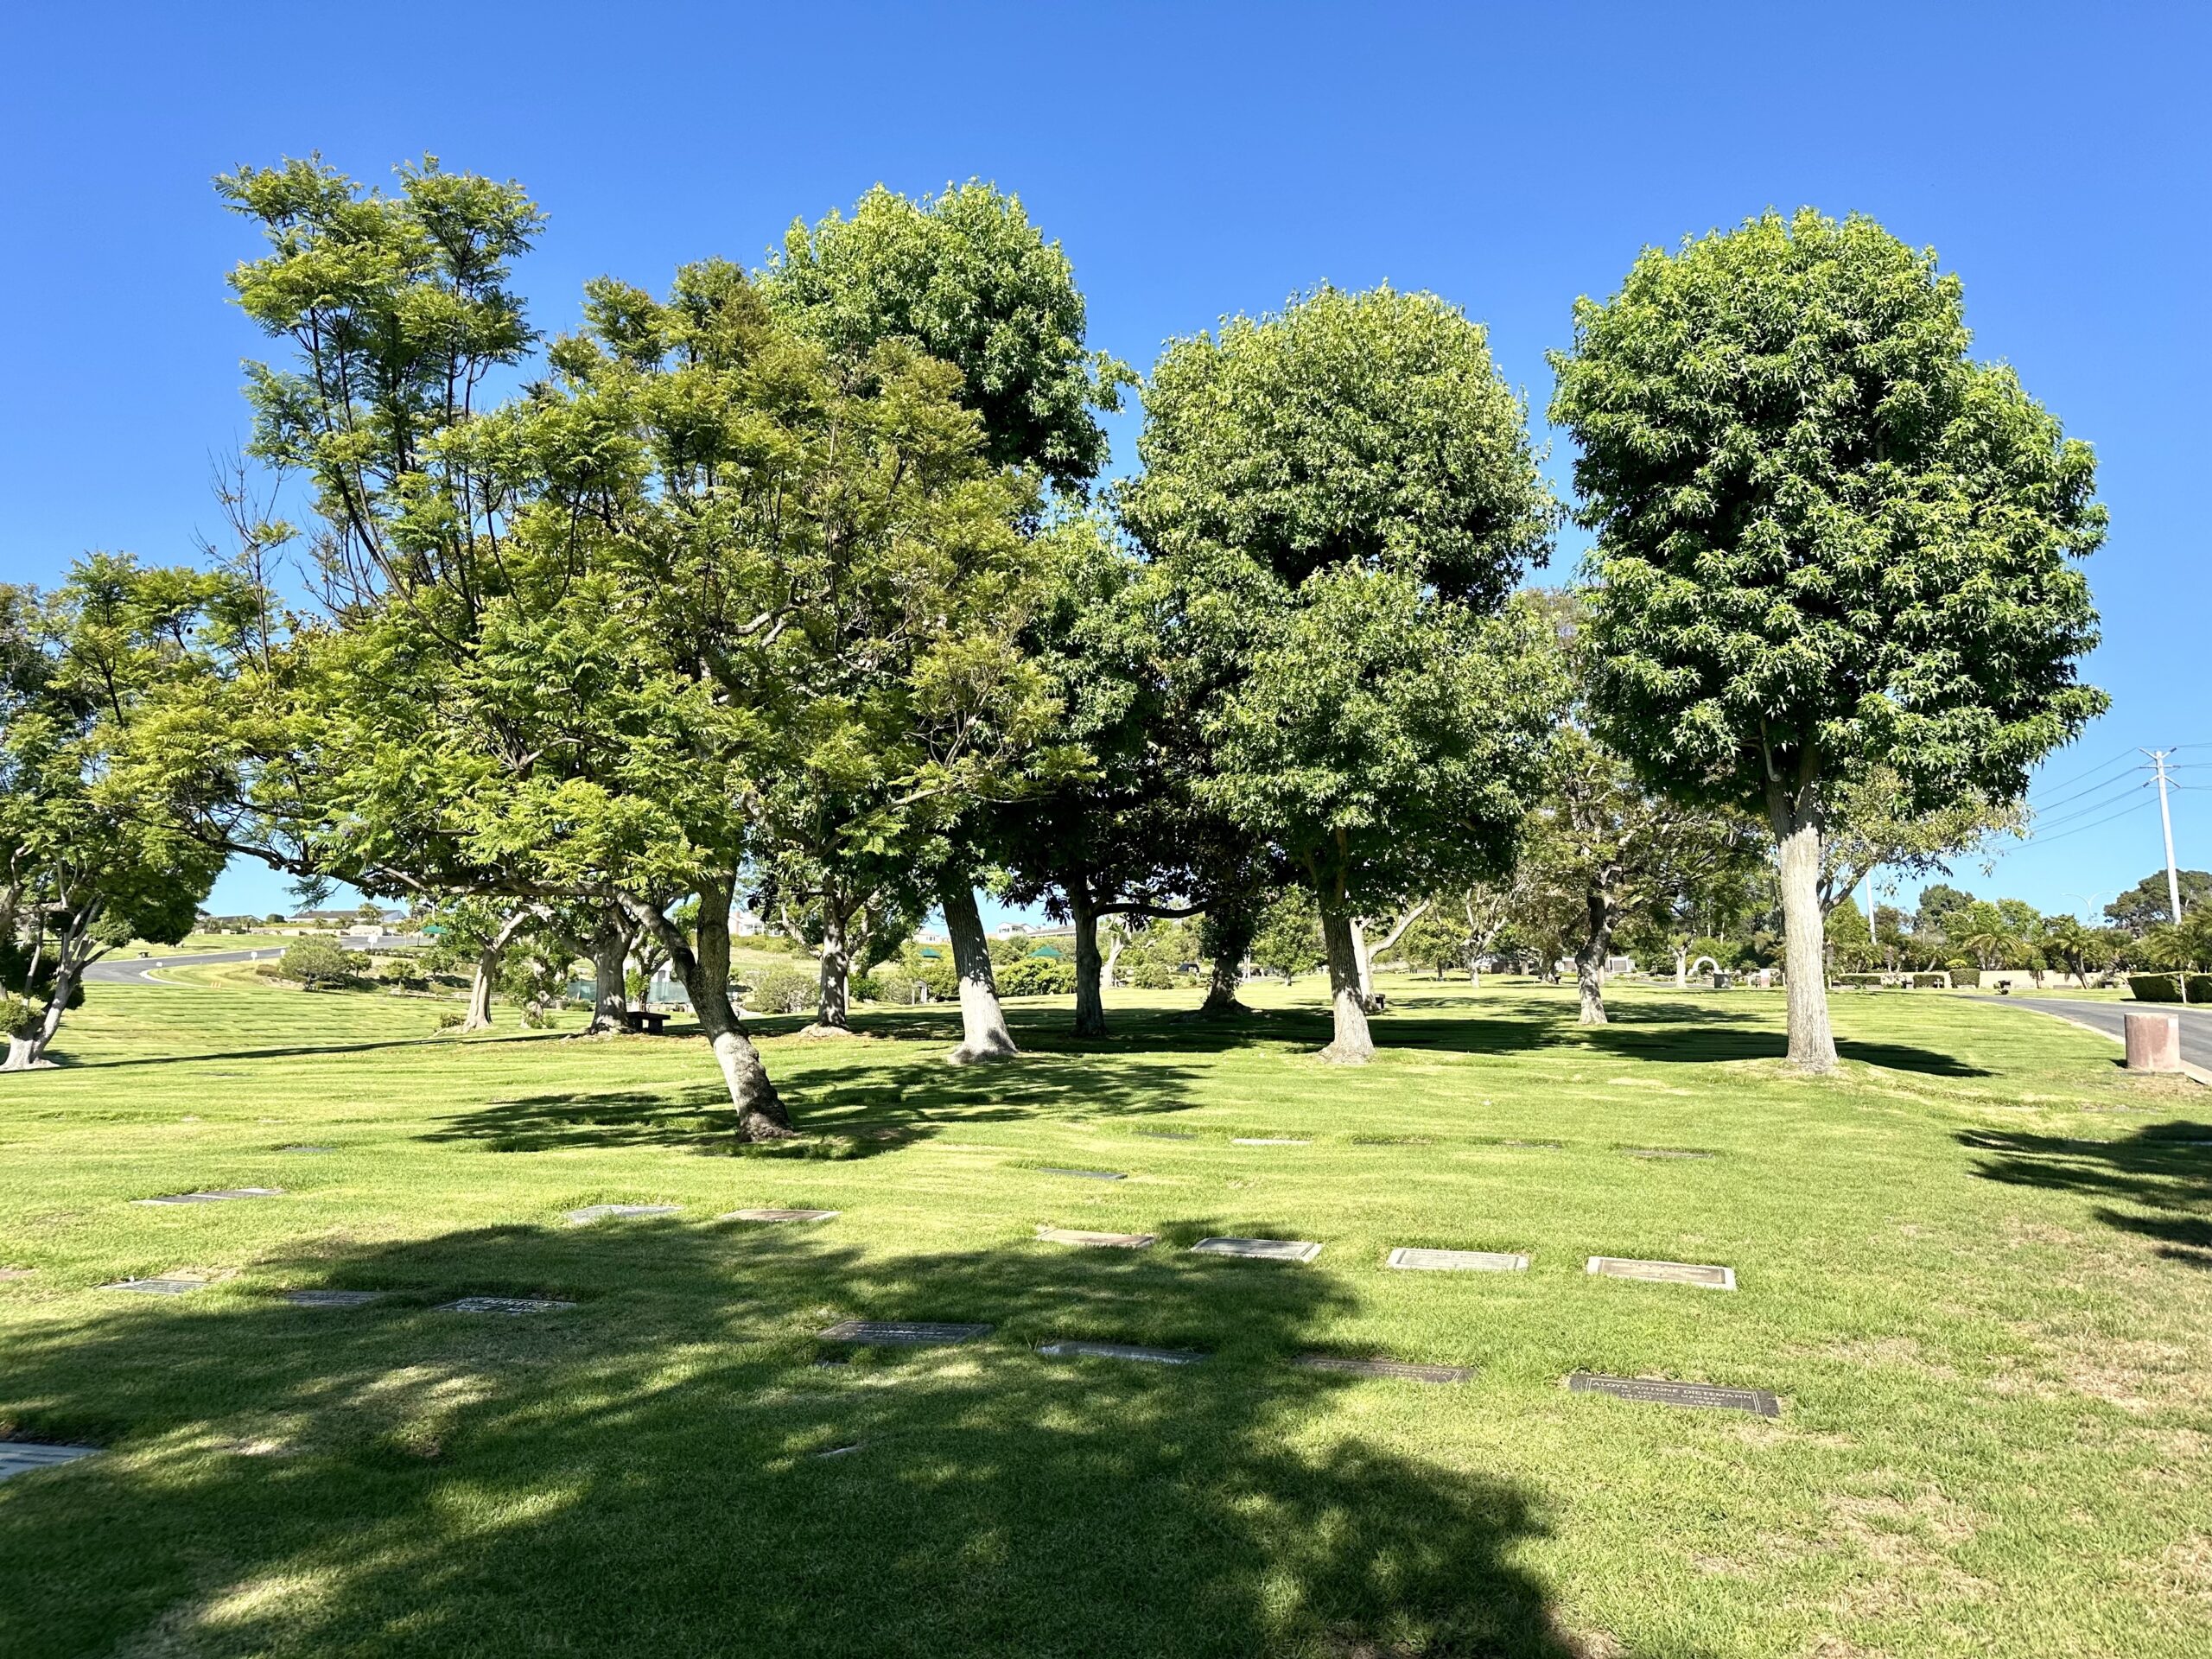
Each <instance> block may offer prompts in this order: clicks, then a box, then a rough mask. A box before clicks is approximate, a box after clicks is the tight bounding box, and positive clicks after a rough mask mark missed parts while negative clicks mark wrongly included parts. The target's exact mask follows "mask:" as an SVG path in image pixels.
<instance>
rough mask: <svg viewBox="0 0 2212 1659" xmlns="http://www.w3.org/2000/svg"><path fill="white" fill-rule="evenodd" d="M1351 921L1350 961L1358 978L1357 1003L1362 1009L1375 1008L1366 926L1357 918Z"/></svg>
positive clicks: (1373, 964) (1372, 963) (1373, 968)
mask: <svg viewBox="0 0 2212 1659" xmlns="http://www.w3.org/2000/svg"><path fill="white" fill-rule="evenodd" d="M1351 959H1352V964H1353V966H1354V968H1355V969H1357V973H1358V978H1359V1001H1360V1006H1361V1007H1363V1008H1372V1007H1374V1006H1375V962H1374V958H1372V957H1370V956H1369V955H1368V953H1367V924H1366V923H1364V922H1363V921H1362V920H1360V918H1358V917H1357V916H1354V917H1352V918H1351Z"/></svg>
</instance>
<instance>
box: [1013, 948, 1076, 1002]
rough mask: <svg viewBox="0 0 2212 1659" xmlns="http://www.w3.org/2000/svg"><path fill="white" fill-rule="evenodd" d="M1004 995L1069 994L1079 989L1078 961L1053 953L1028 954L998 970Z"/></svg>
mask: <svg viewBox="0 0 2212 1659" xmlns="http://www.w3.org/2000/svg"><path fill="white" fill-rule="evenodd" d="M998 982H999V995H1001V996H1068V995H1073V993H1074V991H1075V964H1074V963H1068V962H1060V961H1058V960H1057V959H1055V958H1053V957H1022V958H1021V960H1020V961H1019V962H1011V963H1007V965H1006V966H1005V967H1003V968H1001V969H999V970H998Z"/></svg>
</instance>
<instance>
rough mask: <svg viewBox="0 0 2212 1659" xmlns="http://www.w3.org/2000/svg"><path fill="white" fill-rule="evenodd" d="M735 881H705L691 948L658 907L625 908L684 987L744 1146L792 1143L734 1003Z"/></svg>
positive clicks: (780, 1102)
mask: <svg viewBox="0 0 2212 1659" xmlns="http://www.w3.org/2000/svg"><path fill="white" fill-rule="evenodd" d="M736 885H737V884H736V881H735V880H734V878H733V877H729V876H723V877H720V878H718V879H716V880H710V881H703V882H702V883H701V884H700V887H699V918H698V920H697V921H696V923H695V924H693V931H692V938H691V941H690V943H688V944H687V943H686V942H685V940H684V938H683V934H682V932H681V931H678V930H677V926H676V925H675V924H674V923H672V922H671V921H670V920H669V919H668V915H667V912H664V911H663V910H661V909H660V908H659V907H658V906H650V905H642V904H637V903H633V902H632V901H628V900H626V901H625V904H626V907H627V908H628V909H629V910H630V912H631V913H632V915H634V916H636V917H637V918H638V919H639V921H641V922H643V923H644V924H645V925H646V926H647V927H649V928H651V929H652V932H653V937H654V938H657V939H658V940H659V941H660V944H661V947H662V949H664V950H666V951H667V952H668V964H669V966H670V968H671V969H673V970H674V971H675V974H676V976H677V978H678V979H679V980H681V981H682V982H683V989H684V993H685V994H686V995H688V996H690V999H691V1012H692V1014H693V1015H694V1016H695V1017H696V1019H697V1020H698V1021H699V1032H700V1034H701V1035H702V1036H703V1037H705V1038H706V1039H707V1044H708V1046H709V1047H710V1048H712V1049H713V1050H714V1051H715V1064H716V1065H719V1066H721V1070H722V1082H723V1084H724V1085H725V1086H726V1087H727V1088H728V1090H729V1102H730V1104H731V1105H732V1106H733V1107H734V1108H735V1109H736V1110H737V1138H738V1139H739V1140H740V1141H787V1140H790V1139H791V1134H792V1131H791V1115H790V1113H788V1112H787V1111H786V1110H785V1108H784V1103H783V1100H782V1098H781V1097H780V1096H778V1094H777V1093H776V1085H775V1084H773V1083H772V1082H771V1081H770V1080H769V1077H768V1068H767V1067H766V1066H765V1065H761V1064H760V1050H758V1049H756V1048H755V1047H753V1039H751V1038H750V1037H748V1036H747V1035H746V1031H745V1022H744V1021H743V1020H740V1019H739V1018H738V1017H737V1010H736V1009H734V1008H733V1007H731V1006H730V1001H729V905H730V894H731V893H732V891H733V890H734V887H736Z"/></svg>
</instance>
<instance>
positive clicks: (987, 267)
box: [758, 181, 1134, 1063]
mask: <svg viewBox="0 0 2212 1659" xmlns="http://www.w3.org/2000/svg"><path fill="white" fill-rule="evenodd" d="M758 285H759V289H760V293H761V294H762V295H763V296H765V298H766V301H767V302H768V304H769V305H770V306H771V307H772V308H773V309H774V310H775V312H776V313H777V315H779V317H781V318H784V319H785V320H786V321H790V322H791V323H792V324H793V325H794V326H796V327H798V328H799V329H800V330H802V331H803V332H804V333H805V334H808V335H809V336H810V337H811V338H813V339H815V340H819V341H821V342H822V343H823V346H825V348H826V349H827V350H828V351H829V353H831V354H832V355H833V356H835V357H836V358H839V359H843V360H847V361H862V360H865V359H868V357H869V356H870V354H871V353H874V352H876V351H877V350H878V349H879V348H880V347H881V346H884V345H886V344H887V343H888V342H893V341H898V342H904V343H906V344H907V345H909V346H914V347H918V349H919V350H921V351H922V352H924V353H927V354H928V355H929V356H930V357H931V358H933V359H936V360H937V361H938V362H941V363H944V364H948V365H951V367H953V368H954V369H956V370H957V371H958V374H959V378H958V382H957V388H956V390H955V391H954V394H953V395H954V396H955V397H957V400H958V401H959V402H960V404H962V405H963V407H965V408H966V409H968V410H970V411H972V412H973V413H974V415H975V416H976V419H977V421H978V422H979V423H981V429H982V445H983V452H984V454H985V455H986V457H987V458H988V460H989V461H991V462H993V463H994V464H995V465H997V466H999V467H1003V468H1007V469H1009V470H1011V471H1014V472H1017V473H1020V474H1026V475H1027V476H1028V477H1029V478H1032V479H1033V480H1038V481H1039V482H1041V483H1042V484H1043V485H1046V486H1049V487H1050V488H1051V489H1052V490H1054V491H1064V492H1072V493H1080V492H1082V491H1083V490H1084V488H1085V487H1086V486H1088V484H1089V482H1090V480H1091V478H1092V477H1093V476H1095V475H1096V473H1097V471H1098V469H1099V467H1101V466H1102V465H1103V463H1104V461H1105V458H1106V454H1107V440H1106V435H1105V431H1104V429H1103V427H1101V426H1100V424H1099V422H1098V416H1099V415H1100V414H1102V413H1104V412H1109V411H1111V410H1115V409H1116V408H1118V407H1119V406H1120V399H1121V389H1122V386H1123V385H1127V384H1129V383H1130V382H1131V381H1132V380H1133V378H1134V377H1133V376H1131V374H1130V373H1129V371H1128V369H1127V368H1126V367H1125V366H1124V365H1122V364H1121V363H1119V362H1117V361H1116V360H1115V359H1112V358H1111V357H1109V356H1107V355H1106V354H1105V353H1098V352H1093V351H1091V350H1090V349H1089V348H1088V347H1087V346H1085V344H1084V331H1085V328H1086V326H1087V325H1086V316H1085V307H1084V298H1083V294H1082V291H1081V289H1078V288H1077V286H1076V283H1075V274H1074V269H1073V267H1072V265H1071V264H1070V262H1069V260H1068V257H1067V256H1066V254H1065V252H1064V251H1062V249H1061V247H1060V245H1059V244H1058V243H1057V242H1047V241H1046V239H1045V237H1044V235H1043V233H1042V232H1040V231H1039V229H1038V228H1037V227H1036V226H1035V225H1034V224H1033V223H1032V222H1031V220H1030V219H1029V217H1028V214H1027V212H1026V211H1025V210H1024V209H1023V207H1022V205H1021V202H1020V199H1019V198H1018V197H1015V196H1012V195H1008V194H1005V193H1003V192H1001V191H1000V190H998V189H997V188H995V187H993V186H991V185H988V184H984V183H982V182H979V181H970V182H969V183H967V184H964V185H956V186H949V187H948V188H946V189H945V190H944V192H943V193H942V194H938V195H934V196H924V197H922V198H921V199H919V200H915V199H912V198H910V197H906V196H903V195H899V194H897V193H895V192H893V191H890V190H887V189H885V188H881V187H880V186H879V187H877V188H875V189H874V190H871V191H870V192H869V193H868V194H867V195H865V196H863V197H862V198H861V200H860V201H859V202H858V203H856V204H855V207H854V208H853V211H852V213H851V214H850V215H849V216H847V215H844V214H841V213H830V214H829V216H828V217H826V218H824V219H820V220H818V221H817V222H816V223H815V224H814V225H812V226H807V225H804V224H803V223H794V224H793V225H792V226H791V230H790V232H789V233H788V234H787V235H786V237H785V242H784V247H783V251H782V253H781V255H780V256H779V257H777V258H776V259H774V260H773V261H772V262H771V263H770V264H769V265H768V267H767V268H766V270H762V271H760V273H759V274H758ZM1044 517H1045V513H1044V512H1043V501H1042V498H1041V497H1038V498H1033V499H1032V501H1031V504H1030V505H1029V508H1028V510H1027V512H1026V513H1025V515H1024V526H1025V528H1026V529H1027V530H1029V531H1032V532H1034V531H1036V530H1038V529H1039V526H1040V524H1041V522H1042V520H1043V518H1044ZM1047 562H1048V563H1049V562H1050V558H1049V556H1047ZM1013 620H1020V619H1013ZM1048 770H1049V769H1048ZM1006 781H1008V780H1005V779H1002V780H1001V782H1006ZM1040 781H1042V780H1041V779H1032V780H1031V783H1032V785H1035V784H1036V783H1038V782H1040ZM993 822H994V821H993V820H991V816H990V815H988V814H978V815H976V816H974V817H970V818H969V819H968V820H966V821H964V822H960V821H956V822H954V823H950V825H943V826H940V825H934V824H933V825H932V826H931V834H930V835H929V836H927V837H926V838H925V839H921V840H917V841H916V842H915V843H914V845H915V846H916V847H917V848H925V849H927V850H926V851H925V852H922V853H918V854H917V855H914V856H918V857H919V858H920V860H921V862H922V863H923V864H925V865H926V866H927V867H928V868H927V871H926V875H925V879H926V880H927V882H928V885H929V886H930V887H932V888H933V889H934V896H935V897H936V899H937V900H938V908H939V909H940V910H941V911H942V912H943V914H944V922H945V931H946V932H947V934H948V936H949V937H950V940H951V944H952V949H953V955H954V957H955V960H956V962H957V965H958V968H957V971H958V983H959V995H960V1007H961V1020H962V1031H963V1034H962V1039H961V1042H960V1044H959V1046H957V1048H956V1049H955V1050H954V1051H953V1053H952V1056H951V1058H953V1059H954V1060H955V1061H957V1062H963V1063H964V1062H967V1061H971V1060H995V1059H1004V1058H1009V1057H1011V1056H1012V1055H1013V1054H1014V1052H1015V1046H1014V1038H1013V1034H1012V1033H1011V1032H1010V1031H1009V1030H1008V1029H1007V1023H1006V1018H1005V1015H1004V1014H1003V1012H1002V1011H1001V1008H1000V1007H999V1003H998V991H997V985H996V982H995V978H994V976H993V971H992V967H991V960H990V955H989V951H988V949H987V948H986V942H985V938H984V933H983V922H982V912H981V909H980V907H979V906H978V905H977V902H976V881H977V880H978V879H979V878H980V877H981V876H982V874H984V873H985V870H986V868H987V867H988V866H989V865H990V864H991V863H992V861H993V860H994V857H995V853H996V851H997V850H998V849H994V848H992V847H991V846H989V845H988V842H990V840H991V831H992V829H993ZM1000 827H1003V825H1002V822H1001V826H1000ZM914 856H909V857H906V858H902V859H893V860H891V861H889V863H890V864H892V865H896V866H899V868H900V874H901V875H902V877H904V876H907V875H912V874H918V872H917V869H916V866H915V863H914ZM820 868H822V870H823V874H824V876H825V877H827V876H829V874H830V872H829V869H828V867H827V866H822V867H820ZM839 885H840V887H841V889H842V893H843V894H844V895H845V896H846V897H847V898H849V899H852V900H853V901H854V902H861V903H865V902H867V899H868V891H869V890H868V883H867V881H866V880H865V879H864V873H863V872H862V871H861V870H860V869H858V868H852V867H849V868H847V869H845V870H844V871H843V872H842V879H841V881H840V882H839ZM828 902H830V903H831V904H833V905H834V904H835V903H836V902H839V900H829V901H828ZM824 961H825V963H827V962H828V961H829V958H828V957H825V958H824Z"/></svg>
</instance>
